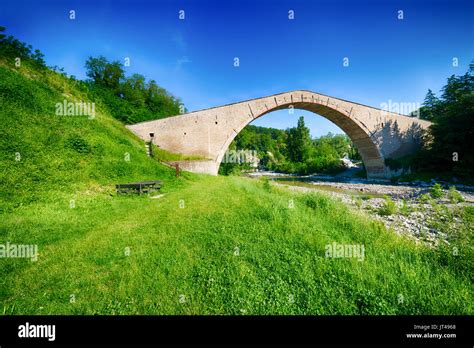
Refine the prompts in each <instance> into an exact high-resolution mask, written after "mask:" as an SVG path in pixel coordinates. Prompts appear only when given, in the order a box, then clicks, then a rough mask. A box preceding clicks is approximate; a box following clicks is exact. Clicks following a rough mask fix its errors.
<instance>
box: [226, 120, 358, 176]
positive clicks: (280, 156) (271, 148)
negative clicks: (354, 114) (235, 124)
mask: <svg viewBox="0 0 474 348" xmlns="http://www.w3.org/2000/svg"><path fill="white" fill-rule="evenodd" d="M229 150H255V151H256V152H257V155H258V157H259V159H260V163H259V165H260V167H261V168H262V169H266V170H273V171H277V172H282V173H290V174H302V175H305V174H312V173H337V172H339V171H341V170H344V165H343V164H342V162H341V158H343V157H345V156H347V157H349V158H351V159H353V160H360V155H359V153H358V151H357V148H356V147H355V146H354V145H353V144H352V142H351V140H350V139H349V137H348V136H346V135H345V134H336V135H334V134H331V133H328V134H327V135H325V136H321V137H319V138H314V139H313V138H311V135H310V130H309V128H308V127H306V125H305V122H304V118H303V117H300V118H299V119H298V123H297V125H296V127H293V128H289V129H286V130H280V129H275V128H267V127H257V126H253V125H249V126H247V127H245V128H244V129H243V130H242V131H241V132H240V133H239V134H238V135H237V136H236V138H235V139H234V141H233V142H232V143H231V145H230V146H229ZM250 168H251V167H250V165H249V164H245V163H244V164H242V163H240V164H239V163H221V166H220V173H221V174H231V173H238V172H240V171H241V170H247V169H250Z"/></svg>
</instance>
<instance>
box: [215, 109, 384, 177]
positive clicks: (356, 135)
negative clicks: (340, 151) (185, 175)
mask: <svg viewBox="0 0 474 348" xmlns="http://www.w3.org/2000/svg"><path fill="white" fill-rule="evenodd" d="M290 108H292V109H295V110H306V111H310V112H312V113H314V114H315V116H318V115H320V116H322V117H324V118H326V119H327V120H329V121H331V122H332V123H334V124H335V125H336V126H338V127H339V128H341V129H342V130H343V131H344V133H345V134H347V136H348V137H349V138H350V139H351V141H352V142H353V143H354V145H355V146H356V147H357V149H358V151H359V153H360V155H361V158H362V161H363V163H364V165H365V167H366V168H367V171H368V172H370V174H369V175H372V176H385V175H386V173H385V170H386V169H385V164H384V158H383V155H382V154H381V152H380V151H379V148H378V147H377V145H376V143H375V142H374V140H373V139H371V137H370V133H369V131H368V130H367V129H364V127H365V125H364V124H363V123H360V122H359V121H358V120H357V119H356V118H351V117H350V115H349V114H347V111H346V110H344V109H340V110H338V108H337V106H334V105H330V104H327V105H324V104H321V101H319V100H318V101H314V100H313V101H311V102H308V101H293V102H291V101H289V102H286V103H284V104H280V105H276V106H274V107H273V108H268V109H266V110H264V111H262V112H260V113H258V114H254V117H253V118H252V119H251V118H248V119H245V120H244V122H242V124H240V125H239V127H237V128H234V129H232V132H230V133H229V136H228V138H227V140H226V141H225V143H224V144H223V146H222V149H221V150H220V151H219V153H218V155H217V157H216V163H217V170H218V169H219V166H220V165H221V162H222V160H223V158H224V156H225V153H226V151H227V149H228V148H229V146H230V144H231V143H232V141H233V140H234V139H235V138H236V137H237V135H238V134H239V133H240V132H241V131H242V129H244V128H245V127H246V126H247V125H249V124H250V123H252V122H253V121H254V120H256V119H258V118H260V117H264V116H265V115H267V114H269V113H271V112H273V111H277V110H284V109H288V110H289V109H290Z"/></svg>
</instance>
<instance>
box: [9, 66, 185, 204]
mask: <svg viewBox="0 0 474 348" xmlns="http://www.w3.org/2000/svg"><path fill="white" fill-rule="evenodd" d="M64 101H66V102H74V103H75V102H84V103H91V102H95V105H94V109H93V110H94V111H95V117H92V116H93V114H92V112H90V115H87V114H86V115H76V116H62V115H56V111H57V108H56V105H57V103H60V104H64ZM79 111H80V110H79ZM0 122H1V125H2V127H1V128H0V156H1V157H0V181H1V182H2V186H3V188H2V191H1V197H0V199H1V201H0V207H4V208H7V207H14V206H17V205H19V204H25V203H28V202H32V201H35V200H37V199H39V198H40V197H41V196H42V195H43V193H44V192H48V191H64V190H66V191H74V190H79V189H81V188H89V189H90V188H91V187H94V186H97V185H106V186H107V187H110V188H111V187H112V185H113V184H114V183H120V182H127V181H132V180H141V179H162V180H164V181H165V184H166V185H165V187H166V186H168V187H169V186H173V185H175V183H176V180H175V178H174V172H173V171H172V170H170V169H169V168H166V167H164V166H162V165H160V164H159V163H157V161H155V160H153V159H151V158H149V157H147V156H146V153H145V150H144V145H143V142H142V141H141V140H139V139H138V138H137V137H135V136H134V135H133V134H132V133H131V132H129V131H128V130H127V129H126V128H125V127H124V126H123V125H122V124H121V123H120V122H119V121H117V120H115V119H114V118H113V117H111V116H110V114H109V113H108V112H107V109H106V108H105V107H104V105H103V104H102V103H101V102H100V100H91V99H90V97H89V96H88V94H87V89H85V88H81V82H80V81H75V80H71V79H69V78H67V77H65V76H63V75H60V74H58V73H55V72H53V71H51V70H47V69H45V70H38V69H33V68H32V67H31V66H29V65H28V63H27V62H26V63H24V64H23V65H22V67H20V68H18V69H15V68H11V67H9V66H8V65H7V64H6V63H5V62H4V61H0ZM165 189H166V188H165Z"/></svg>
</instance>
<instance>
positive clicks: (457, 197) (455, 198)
mask: <svg viewBox="0 0 474 348" xmlns="http://www.w3.org/2000/svg"><path fill="white" fill-rule="evenodd" d="M448 198H449V201H450V202H451V203H459V202H464V198H463V196H462V195H461V194H460V193H459V191H458V190H456V187H455V186H451V187H450V188H449V191H448Z"/></svg>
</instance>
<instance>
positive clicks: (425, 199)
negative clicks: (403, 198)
mask: <svg viewBox="0 0 474 348" xmlns="http://www.w3.org/2000/svg"><path fill="white" fill-rule="evenodd" d="M430 200H431V196H430V195H429V194H427V193H423V194H422V195H420V197H418V201H419V202H420V203H423V204H424V203H429V202H430Z"/></svg>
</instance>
